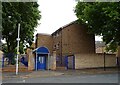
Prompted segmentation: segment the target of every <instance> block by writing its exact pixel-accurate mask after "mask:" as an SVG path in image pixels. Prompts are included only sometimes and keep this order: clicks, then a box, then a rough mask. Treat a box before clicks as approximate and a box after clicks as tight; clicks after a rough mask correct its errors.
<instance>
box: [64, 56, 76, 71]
mask: <svg viewBox="0 0 120 85" xmlns="http://www.w3.org/2000/svg"><path fill="white" fill-rule="evenodd" d="M65 64H66V68H67V69H75V56H74V55H69V56H66V59H65Z"/></svg>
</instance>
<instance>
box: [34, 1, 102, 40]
mask: <svg viewBox="0 0 120 85" xmlns="http://www.w3.org/2000/svg"><path fill="white" fill-rule="evenodd" d="M38 4H39V10H40V11H41V13H40V14H41V19H40V21H39V25H38V26H37V28H36V30H37V31H36V32H35V34H34V35H36V34H37V33H45V34H52V33H53V32H55V31H56V30H57V29H59V28H60V27H62V26H64V25H66V24H68V23H70V22H72V21H75V20H77V17H76V15H75V13H74V8H75V5H76V1H75V0H38ZM95 39H96V40H97V41H98V40H99V41H100V40H101V37H95Z"/></svg>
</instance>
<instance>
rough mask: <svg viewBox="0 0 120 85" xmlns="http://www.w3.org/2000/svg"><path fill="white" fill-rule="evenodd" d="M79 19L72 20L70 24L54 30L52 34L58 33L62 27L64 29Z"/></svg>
mask: <svg viewBox="0 0 120 85" xmlns="http://www.w3.org/2000/svg"><path fill="white" fill-rule="evenodd" d="M77 21H78V20H75V21H72V22H70V23H68V24H66V25H64V26H62V27H60V28H59V29H58V30H56V31H55V32H53V33H52V34H51V35H54V34H56V33H57V32H59V31H61V30H62V29H64V28H66V27H68V26H70V25H72V24H74V23H76V22H77Z"/></svg>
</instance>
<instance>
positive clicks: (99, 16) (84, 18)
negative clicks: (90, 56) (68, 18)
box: [75, 1, 120, 51]
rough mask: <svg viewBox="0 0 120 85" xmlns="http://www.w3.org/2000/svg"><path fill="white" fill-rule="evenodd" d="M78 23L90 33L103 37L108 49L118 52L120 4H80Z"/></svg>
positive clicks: (76, 9)
mask: <svg viewBox="0 0 120 85" xmlns="http://www.w3.org/2000/svg"><path fill="white" fill-rule="evenodd" d="M75 13H76V16H77V17H78V19H79V20H78V21H79V22H81V23H84V24H85V25H87V27H88V32H89V33H93V34H95V35H100V36H103V41H104V42H105V43H106V44H107V45H108V47H107V49H108V50H112V51H116V48H117V46H119V45H120V2H91V3H88V2H80V1H78V3H77V5H76V7H75Z"/></svg>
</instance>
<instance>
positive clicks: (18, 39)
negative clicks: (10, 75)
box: [16, 23, 20, 75]
mask: <svg viewBox="0 0 120 85" xmlns="http://www.w3.org/2000/svg"><path fill="white" fill-rule="evenodd" d="M19 35H20V23H19V24H18V38H17V58H16V75H17V74H18V56H19V41H20V38H19Z"/></svg>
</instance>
